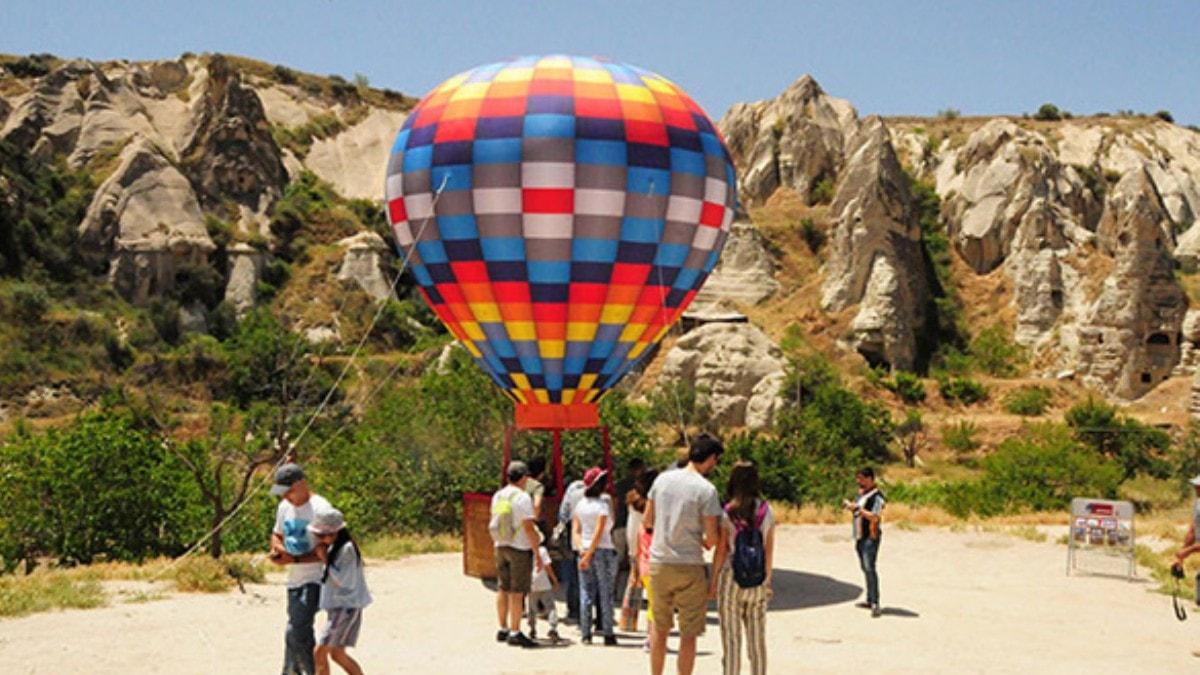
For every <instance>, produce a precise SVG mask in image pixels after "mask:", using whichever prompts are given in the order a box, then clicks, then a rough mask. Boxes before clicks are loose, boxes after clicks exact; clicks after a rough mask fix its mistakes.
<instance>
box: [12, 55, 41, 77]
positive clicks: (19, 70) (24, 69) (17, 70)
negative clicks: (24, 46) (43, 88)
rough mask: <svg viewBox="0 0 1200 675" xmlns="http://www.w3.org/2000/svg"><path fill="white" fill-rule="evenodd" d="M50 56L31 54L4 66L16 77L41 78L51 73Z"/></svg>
mask: <svg viewBox="0 0 1200 675" xmlns="http://www.w3.org/2000/svg"><path fill="white" fill-rule="evenodd" d="M48 56H49V55H48V54H30V55H29V56H22V57H21V58H19V59H17V60H16V61H11V62H9V63H6V64H4V67H5V68H7V69H8V72H10V73H12V74H13V76H14V77H41V76H43V75H46V74H47V73H49V72H50V63H51V59H50V58H47V57H48Z"/></svg>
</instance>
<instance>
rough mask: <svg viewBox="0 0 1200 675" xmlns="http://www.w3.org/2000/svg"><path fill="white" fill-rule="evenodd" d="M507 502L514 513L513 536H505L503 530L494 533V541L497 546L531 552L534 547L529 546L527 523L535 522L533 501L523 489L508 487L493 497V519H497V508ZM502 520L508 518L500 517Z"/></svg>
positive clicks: (513, 486)
mask: <svg viewBox="0 0 1200 675" xmlns="http://www.w3.org/2000/svg"><path fill="white" fill-rule="evenodd" d="M504 501H507V502H508V503H509V508H510V509H511V511H512V515H511V518H512V521H511V522H512V533H513V534H512V536H511V537H505V536H503V529H504V528H500V530H499V532H493V533H492V540H493V542H494V543H495V545H496V546H511V547H512V548H515V549H517V550H520V551H530V550H533V547H532V546H530V545H529V538H528V537H526V536H525V521H527V520H533V500H532V499H530V498H529V495H528V494H527V493H526V492H525V491H524V490H522V489H521V488H519V487H517V486H515V485H506V486H504V487H503V488H501V489H500V490H497V491H496V494H494V495H492V517H493V518H496V517H497V515H496V514H497V508H498V507H500V506H501V502H504ZM499 517H500V518H505V517H508V516H505V515H500V516H499Z"/></svg>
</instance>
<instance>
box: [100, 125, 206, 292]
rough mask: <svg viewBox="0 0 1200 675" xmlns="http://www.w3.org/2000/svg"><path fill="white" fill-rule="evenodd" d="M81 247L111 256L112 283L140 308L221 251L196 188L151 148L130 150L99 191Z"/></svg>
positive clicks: (141, 143) (142, 146) (141, 146)
mask: <svg viewBox="0 0 1200 675" xmlns="http://www.w3.org/2000/svg"><path fill="white" fill-rule="evenodd" d="M79 237H80V243H81V245H83V246H88V247H94V248H96V249H99V250H101V251H103V252H104V253H105V255H106V256H107V257H108V260H109V281H110V282H111V283H112V284H113V286H114V287H115V288H116V290H117V292H118V293H120V294H121V295H122V296H124V297H125V298H126V299H128V300H129V301H130V302H133V303H135V304H143V303H145V302H147V301H148V300H149V299H150V298H151V297H153V296H155V295H158V294H160V293H163V292H165V291H168V290H170V289H171V288H172V287H173V286H174V283H175V273H176V271H177V270H178V269H179V267H180V266H181V265H184V264H191V265H204V264H207V263H208V254H209V253H210V252H211V251H212V250H213V249H214V248H215V247H214V245H213V242H212V239H211V238H209V236H208V232H207V230H206V228H205V225H204V216H203V214H201V212H200V205H199V203H198V202H197V200H196V195H195V193H193V192H192V186H191V184H190V183H189V182H188V181H187V179H186V178H184V176H183V174H181V173H179V171H178V170H177V169H176V168H175V167H174V165H172V164H171V162H170V161H168V160H167V158H165V157H163V156H162V154H161V153H160V152H159V151H158V149H157V148H155V147H154V146H153V145H152V144H151V143H150V142H148V141H145V140H142V141H138V142H136V143H134V144H132V145H130V146H129V147H127V148H126V149H125V150H124V151H123V152H122V153H121V158H120V165H119V166H118V168H117V170H116V171H115V172H114V173H113V175H112V176H110V177H109V179H108V180H106V181H105V182H104V183H103V184H101V186H100V187H99V189H98V190H97V191H96V194H95V196H94V197H93V199H92V203H91V205H90V206H89V207H88V210H87V213H86V215H85V216H84V219H83V222H81V223H80V224H79Z"/></svg>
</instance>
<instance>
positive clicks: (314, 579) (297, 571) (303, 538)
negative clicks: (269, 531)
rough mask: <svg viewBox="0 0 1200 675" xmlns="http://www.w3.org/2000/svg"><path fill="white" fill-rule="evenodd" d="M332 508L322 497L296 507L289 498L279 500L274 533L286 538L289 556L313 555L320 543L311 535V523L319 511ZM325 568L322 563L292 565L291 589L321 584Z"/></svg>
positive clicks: (289, 582) (289, 580)
mask: <svg viewBox="0 0 1200 675" xmlns="http://www.w3.org/2000/svg"><path fill="white" fill-rule="evenodd" d="M331 508H333V507H331V506H330V505H329V502H328V501H326V500H325V498H324V497H322V496H321V495H318V494H313V495H311V496H309V498H308V501H307V502H305V503H304V504H303V505H301V506H296V505H295V504H292V503H291V502H289V501H288V500H286V499H281V500H280V501H279V507H278V508H276V509H275V530H274V532H275V534H278V535H282V536H283V546H284V548H286V549H287V552H288V553H290V554H291V555H294V556H296V557H299V556H302V555H307V554H309V553H312V551H313V548H314V547H315V546H316V541H315V540H314V539H313V537H312V535H311V534H309V532H308V524H309V523H311V522H312V521H313V517H314V516H315V515H316V514H317V513H318V512H321V511H328V510H330V509H331ZM324 567H325V566H324V565H322V564H321V563H319V562H311V563H294V564H291V565H288V580H287V585H288V588H297V587H300V586H303V585H305V584H319V583H321V573H322V570H323V569H324Z"/></svg>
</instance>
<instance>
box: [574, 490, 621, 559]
mask: <svg viewBox="0 0 1200 675" xmlns="http://www.w3.org/2000/svg"><path fill="white" fill-rule="evenodd" d="M600 516H605V517H606V520H605V523H604V532H603V533H601V535H600V544H599V545H598V546H597V547H596V548H598V549H601V548H613V549H615V548H616V547H615V546H613V540H612V529H613V509H612V503H611V500H610V499H609V496H608V495H604V496H602V497H584V498H583V499H581V500H579V503H578V504H576V505H575V515H574V517H575V518H578V519H579V550H580V551H581V552H582V551H586V550H587V549H588V547H589V546H591V545H592V537H594V536H596V525H597V524H598V523H599V522H600Z"/></svg>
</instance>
